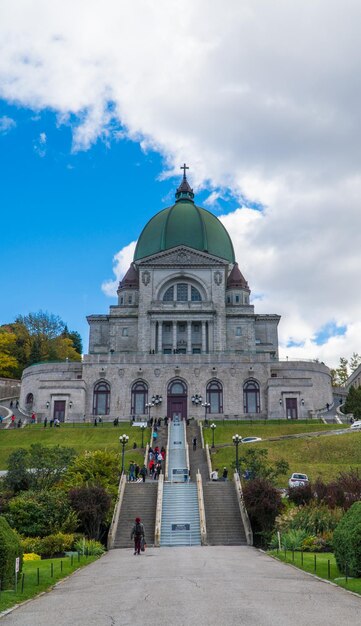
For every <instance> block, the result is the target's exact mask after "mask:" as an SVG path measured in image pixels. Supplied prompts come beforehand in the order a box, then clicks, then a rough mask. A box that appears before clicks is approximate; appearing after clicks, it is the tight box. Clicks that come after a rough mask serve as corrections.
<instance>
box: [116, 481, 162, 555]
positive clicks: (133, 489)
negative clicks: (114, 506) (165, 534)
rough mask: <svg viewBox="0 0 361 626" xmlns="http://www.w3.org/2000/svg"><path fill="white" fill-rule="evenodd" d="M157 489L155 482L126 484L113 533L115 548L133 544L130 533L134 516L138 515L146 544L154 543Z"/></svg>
mask: <svg viewBox="0 0 361 626" xmlns="http://www.w3.org/2000/svg"><path fill="white" fill-rule="evenodd" d="M157 489H158V483H157V482H146V483H127V484H126V486H125V491H124V498H123V502H122V508H121V511H120V516H119V523H118V528H117V530H116V533H115V540H114V547H115V548H128V547H132V546H133V542H132V540H131V539H130V534H131V531H132V528H133V524H134V520H135V518H136V517H140V518H141V520H142V522H143V524H144V530H145V537H146V541H147V543H148V545H153V544H154V531H155V511H156V503H157Z"/></svg>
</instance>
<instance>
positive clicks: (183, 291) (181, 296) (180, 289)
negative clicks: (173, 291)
mask: <svg viewBox="0 0 361 626" xmlns="http://www.w3.org/2000/svg"><path fill="white" fill-rule="evenodd" d="M177 300H178V302H187V300H188V285H187V283H179V284H178V285H177Z"/></svg>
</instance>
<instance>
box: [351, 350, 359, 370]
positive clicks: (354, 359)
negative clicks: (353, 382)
mask: <svg viewBox="0 0 361 626" xmlns="http://www.w3.org/2000/svg"><path fill="white" fill-rule="evenodd" d="M360 363H361V356H360V355H359V354H358V353H357V352H354V353H353V354H352V357H351V358H350V363H349V365H350V370H351V372H354V371H355V370H357V368H358V366H359V365H360Z"/></svg>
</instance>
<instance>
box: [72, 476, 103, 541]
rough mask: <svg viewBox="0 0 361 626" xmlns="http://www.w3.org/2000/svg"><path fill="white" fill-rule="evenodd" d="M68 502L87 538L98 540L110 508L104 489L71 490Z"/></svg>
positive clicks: (85, 488) (80, 488)
mask: <svg viewBox="0 0 361 626" xmlns="http://www.w3.org/2000/svg"><path fill="white" fill-rule="evenodd" d="M69 500H70V504H71V506H72V508H73V510H74V511H75V513H76V515H77V517H78V519H79V521H80V523H81V526H82V530H83V531H84V532H85V534H86V535H87V537H89V538H90V539H99V537H100V531H101V526H102V524H103V523H104V521H105V519H106V516H107V513H108V511H109V509H110V506H111V502H112V499H111V496H110V495H109V494H108V493H107V492H106V490H105V489H104V487H101V486H100V485H89V486H84V487H79V488H77V489H71V490H70V491H69Z"/></svg>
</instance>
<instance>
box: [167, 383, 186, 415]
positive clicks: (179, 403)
mask: <svg viewBox="0 0 361 626" xmlns="http://www.w3.org/2000/svg"><path fill="white" fill-rule="evenodd" d="M167 415H168V417H170V418H171V419H173V417H175V416H176V415H177V416H178V417H180V418H181V419H186V417H187V385H186V384H185V382H183V380H180V379H179V378H177V379H176V380H172V381H171V382H170V383H169V385H168V395H167Z"/></svg>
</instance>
